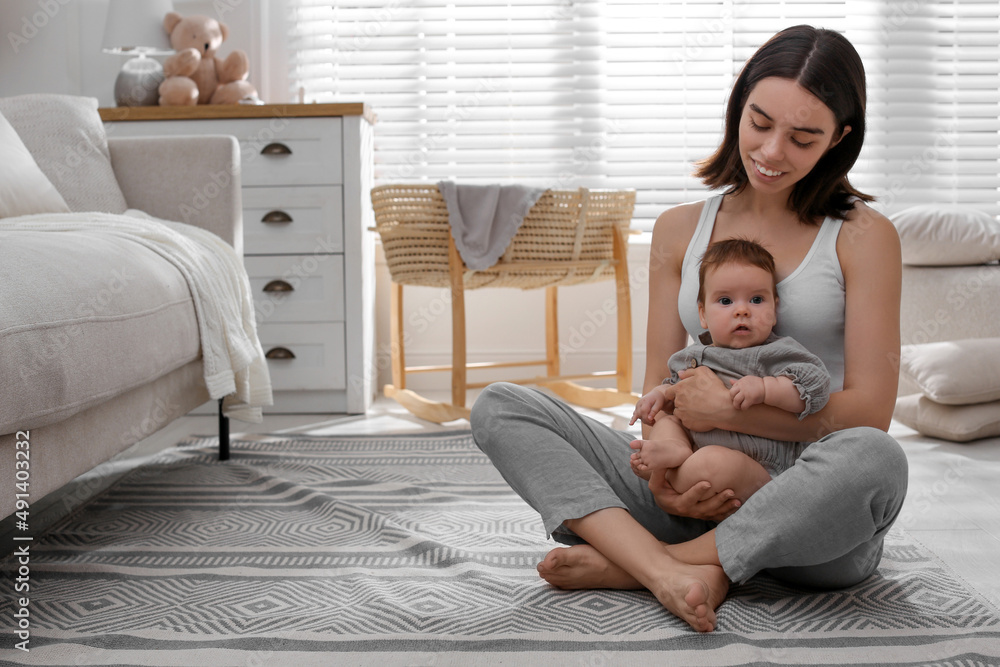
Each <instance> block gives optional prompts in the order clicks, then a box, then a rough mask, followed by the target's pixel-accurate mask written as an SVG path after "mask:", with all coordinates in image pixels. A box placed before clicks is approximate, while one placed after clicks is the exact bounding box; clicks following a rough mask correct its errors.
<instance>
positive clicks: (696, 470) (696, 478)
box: [667, 445, 771, 502]
mask: <svg viewBox="0 0 1000 667" xmlns="http://www.w3.org/2000/svg"><path fill="white" fill-rule="evenodd" d="M705 480H708V481H709V482H711V483H712V489H714V490H716V491H722V490H724V489H732V490H733V493H735V494H736V497H737V498H739V499H740V502H746V500H747V498H749V497H750V496H752V495H753V494H754V493H755V492H756V491H757V489H759V488H760V487H762V486H764V485H765V484H767V483H768V482H770V481H771V475H770V474H768V472H767V470H765V469H764V466H762V465H761V464H759V463H757V462H756V461H754V460H753V459H752V458H750V457H749V456H747V455H746V454H744V453H743V452H741V451H738V450H736V449H729V448H728V447H720V446H713V445H710V446H707V447H701V448H699V449H698V450H697V451H696V452H695V453H694V454H692V455H691V456H690V457H688V459H687V460H686V461H684V463H683V464H682V465H681V466H679V467H677V468H674V469H673V470H668V471H667V482H669V483H670V486H672V487H674V490H675V491H677V492H678V493H684V492H685V491H687V490H688V489H690V488H691V487H692V486H694V485H695V484H697V483H698V482H701V481H705Z"/></svg>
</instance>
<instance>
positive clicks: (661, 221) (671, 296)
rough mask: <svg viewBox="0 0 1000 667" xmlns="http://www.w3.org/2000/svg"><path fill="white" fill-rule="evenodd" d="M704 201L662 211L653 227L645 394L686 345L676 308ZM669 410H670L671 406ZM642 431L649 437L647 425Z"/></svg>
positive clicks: (650, 251) (685, 334) (665, 373)
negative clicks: (685, 260) (686, 255)
mask: <svg viewBox="0 0 1000 667" xmlns="http://www.w3.org/2000/svg"><path fill="white" fill-rule="evenodd" d="M700 213H701V204H687V205H683V206H676V207H674V208H671V209H668V210H667V211H665V212H663V213H662V214H661V215H660V217H659V218H657V220H656V225H655V226H654V227H653V238H652V240H651V242H650V246H649V312H648V317H647V320H646V373H645V376H644V379H643V383H642V393H643V394H644V395H645V394H648V393H649V392H650V391H651V390H652V389H653V388H654V387H656V386H658V385H659V384H660V383H661V382H663V379H664V378H666V377H669V376H670V367H669V366H668V364H667V362H668V361H669V359H670V355H672V354H673V353H674V352H677V351H678V350H680V349H682V348H684V346H685V345H686V343H687V332H686V331H684V326H683V325H682V324H681V318H680V314H679V313H678V311H677V293H678V291H679V290H680V287H681V265H682V264H683V262H684V253H685V252H686V251H687V246H688V243H690V241H691V237H692V236H693V235H694V230H695V227H696V226H697V224H698V215H699V214H700ZM667 407H668V409H667V412H670V409H669V405H668V406H667ZM642 434H643V437H644V438H647V437H649V433H648V426H647V425H646V424H643V428H642Z"/></svg>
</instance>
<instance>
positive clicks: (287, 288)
mask: <svg viewBox="0 0 1000 667" xmlns="http://www.w3.org/2000/svg"><path fill="white" fill-rule="evenodd" d="M264 291H265V292H294V291H295V288H294V287H292V286H291V285H290V284H289V283H287V282H285V281H284V280H272V281H271V282H269V283H268V284H266V285H264Z"/></svg>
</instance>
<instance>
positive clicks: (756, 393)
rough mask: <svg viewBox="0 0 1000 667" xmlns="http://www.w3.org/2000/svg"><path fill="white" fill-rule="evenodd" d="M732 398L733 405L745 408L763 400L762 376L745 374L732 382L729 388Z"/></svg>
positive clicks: (738, 408) (737, 407)
mask: <svg viewBox="0 0 1000 667" xmlns="http://www.w3.org/2000/svg"><path fill="white" fill-rule="evenodd" d="M729 395H730V396H731V397H732V399H733V407H734V408H736V409H737V410H746V409H748V408H750V407H752V406H754V405H757V404H758V403H763V402H764V378H759V377H757V376H755V375H745V376H743V377H741V378H740V379H739V380H736V381H735V382H733V384H732V386H731V387H730V388H729Z"/></svg>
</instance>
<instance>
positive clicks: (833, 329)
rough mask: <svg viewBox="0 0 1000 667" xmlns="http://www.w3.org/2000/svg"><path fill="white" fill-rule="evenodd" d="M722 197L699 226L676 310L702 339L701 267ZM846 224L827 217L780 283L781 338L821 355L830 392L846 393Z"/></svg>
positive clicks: (714, 199) (708, 203) (689, 249)
mask: <svg viewBox="0 0 1000 667" xmlns="http://www.w3.org/2000/svg"><path fill="white" fill-rule="evenodd" d="M721 203H722V195H716V196H714V197H710V198H709V199H707V200H706V201H705V205H704V206H703V207H702V210H701V217H700V218H699V220H698V227H697V228H696V229H695V231H694V236H692V237H691V242H690V243H689V244H688V247H687V251H686V252H685V253H684V263H683V264H682V267H681V287H680V292H679V293H678V295H677V310H678V311H679V313H680V317H681V322H682V323H683V325H684V328H685V329H687V332H688V334H690V336H691V337H692V338H693V339H695V340H698V336H699V335H700V334H701V333H703V332H704V331H705V330H704V329H702V328H701V323H700V322H699V321H698V266H699V264H700V263H701V258H702V256H703V255H704V254H705V249H706V248H708V242H709V239H711V238H712V229H713V228H714V227H715V216H716V214H717V213H718V212H719V206H720V205H721ZM842 224H843V221H841V220H836V219H834V218H827V219H825V220H824V221H823V223H822V225H820V229H819V234H817V235H816V238H815V240H814V241H813V244H812V247H811V248H809V252H808V253H807V254H806V256H805V259H803V260H802V263H801V264H799V266H798V268H796V269H795V270H794V271H792V273H791V274H789V275H788V276H787V277H786V278H785V279H784V280H782V281H781V282H779V283H778V299H779V301H778V324H777V326H776V327H775V328H774V331H775V333H777V334H778V335H779V336H791V337H792V338H794V339H795V340H797V341H798V342H800V343H801V344H802V345H804V346H805V348H806V349H807V350H809V351H810V352H812V353H813V354H815V355H816V356H818V357H819V358H820V359H822V360H823V363H824V364H826V368H827V370H828V371H830V376H831V383H830V391H831V392H832V391H840V390H841V389H843V388H844V305H845V297H844V294H845V292H844V274H843V272H842V271H841V270H840V260H839V259H838V258H837V236H838V234H839V233H840V227H841V225H842Z"/></svg>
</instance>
